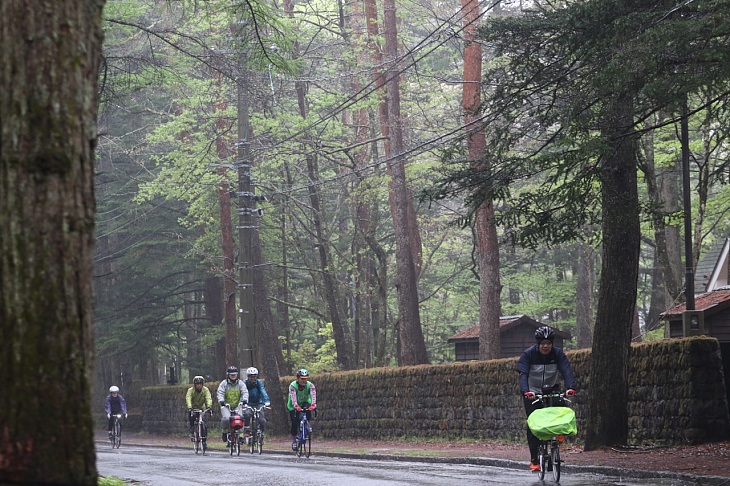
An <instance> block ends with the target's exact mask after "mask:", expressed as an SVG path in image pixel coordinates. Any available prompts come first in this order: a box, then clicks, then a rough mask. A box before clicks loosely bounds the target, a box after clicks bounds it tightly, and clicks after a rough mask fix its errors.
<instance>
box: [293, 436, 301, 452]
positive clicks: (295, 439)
mask: <svg viewBox="0 0 730 486" xmlns="http://www.w3.org/2000/svg"><path fill="white" fill-rule="evenodd" d="M297 445H299V444H298V443H297V438H296V437H292V440H291V450H293V451H294V452H296V450H297Z"/></svg>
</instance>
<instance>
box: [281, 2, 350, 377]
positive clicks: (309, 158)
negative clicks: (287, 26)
mask: <svg viewBox="0 0 730 486" xmlns="http://www.w3.org/2000/svg"><path fill="white" fill-rule="evenodd" d="M284 11H285V12H286V13H287V14H288V15H289V17H291V18H293V17H294V4H293V2H292V1H291V0H285V1H284ZM294 49H295V51H296V56H297V57H298V56H299V44H298V43H297V42H295V43H294ZM294 88H295V90H296V93H297V104H298V105H299V115H300V116H301V117H302V119H304V120H306V119H307V109H306V97H305V94H304V83H303V82H302V81H297V82H296V83H295V86H294ZM305 160H306V163H307V175H308V176H309V180H310V182H311V184H310V185H309V201H310V204H311V205H312V219H313V221H314V229H315V233H316V235H317V242H316V245H317V249H318V250H319V260H320V267H321V269H322V283H323V285H324V290H325V292H324V293H325V295H324V298H325V302H326V303H327V310H328V311H329V317H330V321H331V322H332V333H333V337H334V340H335V349H336V351H337V362H338V364H339V365H340V367H342V369H345V370H349V369H352V366H353V365H352V346H351V344H350V339H349V334H350V333H349V331H348V329H347V322H346V321H344V320H343V319H342V313H341V312H340V309H339V302H340V300H339V299H338V296H339V289H338V288H337V279H336V278H335V276H334V273H333V272H334V270H333V269H332V257H331V256H330V254H329V241H327V238H325V234H324V230H323V224H322V208H321V205H320V199H319V189H318V187H317V185H316V184H314V182H316V181H317V179H318V178H319V173H318V170H317V160H316V158H315V157H314V156H313V155H312V154H311V152H309V151H307V154H306V155H305Z"/></svg>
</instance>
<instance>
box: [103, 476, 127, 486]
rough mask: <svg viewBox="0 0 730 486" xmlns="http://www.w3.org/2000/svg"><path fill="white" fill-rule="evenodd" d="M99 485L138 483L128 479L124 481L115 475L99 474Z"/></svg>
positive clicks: (115, 485)
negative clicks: (130, 481)
mask: <svg viewBox="0 0 730 486" xmlns="http://www.w3.org/2000/svg"><path fill="white" fill-rule="evenodd" d="M97 484H98V486H126V485H128V484H136V483H129V482H127V481H122V480H121V479H119V478H116V477H114V476H106V477H104V476H99V482H98V483H97Z"/></svg>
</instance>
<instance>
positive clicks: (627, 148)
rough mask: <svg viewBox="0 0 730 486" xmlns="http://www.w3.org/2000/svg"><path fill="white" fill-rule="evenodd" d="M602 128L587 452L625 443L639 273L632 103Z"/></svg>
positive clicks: (623, 104)
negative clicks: (606, 147) (599, 253)
mask: <svg viewBox="0 0 730 486" xmlns="http://www.w3.org/2000/svg"><path fill="white" fill-rule="evenodd" d="M612 103H613V104H612V107H611V109H612V115H613V116H611V117H609V119H607V120H606V121H607V124H606V127H607V128H606V129H605V130H603V131H602V133H603V135H604V136H605V137H606V138H607V139H608V141H609V143H610V145H611V149H610V150H611V152H610V153H607V154H605V155H604V157H603V158H602V160H601V179H602V180H601V203H602V207H603V258H602V267H601V283H600V289H599V294H598V305H597V309H596V324H595V328H594V331H593V348H592V354H591V372H590V385H591V386H590V388H589V390H588V414H587V420H586V443H585V449H586V450H595V449H596V448H598V447H602V446H606V445H617V444H625V443H626V440H627V437H628V422H627V421H628V412H627V402H628V376H629V374H628V373H629V357H630V352H631V326H632V322H633V320H634V307H635V306H636V288H637V280H638V275H639V245H640V238H641V231H640V227H639V196H638V188H637V155H638V144H637V142H636V140H635V139H634V138H632V137H631V136H627V135H625V134H626V133H628V132H629V131H630V130H631V127H632V122H633V120H632V108H633V105H632V102H631V99H630V98H629V97H623V96H618V97H617V99H616V100H614V101H613V102H612Z"/></svg>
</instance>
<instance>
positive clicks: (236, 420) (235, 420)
mask: <svg viewBox="0 0 730 486" xmlns="http://www.w3.org/2000/svg"><path fill="white" fill-rule="evenodd" d="M225 406H226V407H228V410H230V411H231V418H230V419H228V423H229V424H230V431H229V432H228V443H227V444H226V447H227V448H228V453H229V454H230V455H231V456H232V455H233V452H234V451H235V452H236V455H238V456H240V455H241V444H242V443H243V436H242V435H241V430H243V419H242V418H241V416H240V415H238V414H237V413H236V412H235V409H231V406H230V405H229V404H227V403H226V405H225Z"/></svg>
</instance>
